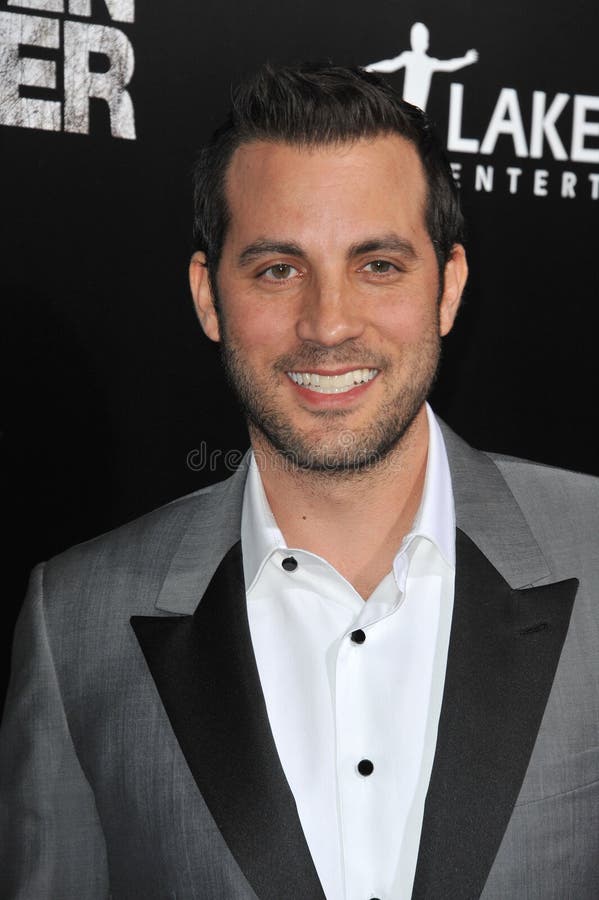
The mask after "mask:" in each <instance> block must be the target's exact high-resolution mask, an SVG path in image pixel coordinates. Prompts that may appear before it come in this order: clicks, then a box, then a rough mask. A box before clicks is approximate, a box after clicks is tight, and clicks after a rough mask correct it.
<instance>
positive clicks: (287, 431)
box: [219, 315, 441, 476]
mask: <svg viewBox="0 0 599 900" xmlns="http://www.w3.org/2000/svg"><path fill="white" fill-rule="evenodd" d="M219 318H220V319H221V321H220V331H221V357H222V360H223V365H224V368H225V372H226V374H227V379H228V381H229V384H230V385H231V387H232V389H233V391H234V393H235V395H236V396H237V400H238V402H239V404H240V406H241V409H242V411H243V414H244V416H245V418H246V421H247V423H248V428H249V431H250V435H251V437H252V443H253V445H254V449H255V450H256V449H257V448H258V449H260V448H262V447H264V448H265V449H266V450H267V451H268V450H271V451H272V450H274V451H275V457H276V459H277V461H278V464H279V465H282V466H284V467H285V469H286V470H291V471H297V472H300V471H304V472H311V473H314V474H322V475H330V476H335V475H336V476H348V475H359V474H361V473H365V472H369V471H372V470H373V469H375V468H381V467H382V466H383V465H385V464H388V463H389V458H390V457H392V456H393V451H394V450H395V449H396V448H398V446H399V445H400V444H401V442H402V440H403V439H404V437H405V436H406V434H407V433H408V432H409V429H410V426H411V425H412V423H413V422H414V420H415V418H416V416H417V414H418V412H419V410H420V409H421V407H422V404H423V403H424V402H425V400H426V398H427V397H428V395H429V393H430V391H431V388H432V386H433V384H434V381H435V378H436V374H437V369H438V365H439V359H440V353H441V340H440V337H439V331H438V328H436V330H433V329H431V333H430V334H429V335H428V336H427V338H426V339H425V340H423V341H422V342H421V343H420V344H419V345H418V347H415V348H413V349H412V351H411V356H412V357H413V358H412V360H411V361H409V362H408V361H405V360H404V362H403V365H404V366H405V367H409V369H410V371H409V377H408V379H407V380H406V381H404V382H403V383H402V384H401V385H400V387H399V388H398V389H397V390H396V391H395V392H394V393H389V395H388V396H387V397H386V398H385V399H384V400H383V401H382V402H381V404H380V406H379V407H378V409H377V412H376V418H374V419H373V420H372V421H370V422H368V423H367V424H366V425H362V426H360V427H358V428H352V427H351V426H350V425H349V422H348V425H347V427H344V420H345V419H350V417H351V411H349V410H334V409H332V410H317V411H315V412H314V413H313V414H312V415H313V418H314V423H315V428H314V429H313V430H312V432H311V433H308V432H306V431H305V430H302V429H300V428H298V427H296V426H295V425H294V424H293V422H292V421H291V420H290V417H289V416H288V415H287V413H286V410H285V408H283V407H282V406H280V405H277V404H276V403H273V402H272V401H271V400H270V398H271V397H276V395H277V390H278V388H280V379H281V376H282V377H287V376H286V375H285V373H286V372H290V371H294V372H297V371H303V372H309V371H312V370H314V369H315V368H320V367H323V368H324V367H329V368H334V367H339V366H342V365H344V364H346V363H349V364H350V365H351V364H352V363H355V361H356V360H358V359H368V362H369V366H370V367H371V368H377V369H379V372H380V373H381V374H380V375H378V376H377V377H384V378H385V377H390V370H391V366H392V364H391V361H390V360H389V359H388V358H387V357H382V356H380V357H378V358H373V355H372V353H371V352H365V348H360V347H359V345H358V342H348V343H347V344H345V345H343V346H342V347H339V348H336V349H335V350H327V349H325V348H321V347H316V346H314V345H304V346H302V347H300V349H299V350H298V352H297V353H295V354H293V355H284V356H281V357H279V358H278V359H276V360H275V361H274V363H273V366H272V369H271V374H270V375H269V376H267V377H266V378H265V377H263V376H262V375H260V376H258V377H257V376H256V375H255V374H254V373H253V372H252V371H251V370H250V368H249V366H248V365H247V363H246V361H245V359H244V356H243V353H242V352H241V351H240V350H239V349H238V348H237V347H236V346H235V344H234V342H233V341H232V340H231V339H230V337H229V335H228V334H227V329H226V323H225V322H224V321H222V318H223V317H222V315H221V316H220V317H219ZM270 455H271V456H272V454H270Z"/></svg>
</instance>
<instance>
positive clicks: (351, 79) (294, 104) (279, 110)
mask: <svg viewBox="0 0 599 900" xmlns="http://www.w3.org/2000/svg"><path fill="white" fill-rule="evenodd" d="M386 134H398V135H400V136H401V137H403V138H405V139H406V140H407V141H410V143H412V144H413V145H414V147H415V148H416V151H417V153H418V156H419V157H420V160H421V162H422V166H423V168H424V172H425V176H426V181H427V187H428V191H427V202H426V208H425V222H426V227H427V230H428V233H429V236H430V238H431V240H432V242H433V246H434V248H435V253H436V256H437V263H438V265H439V272H440V274H441V276H442V274H443V269H444V267H445V263H446V262H447V260H448V259H449V257H450V255H451V251H452V247H453V245H454V244H455V243H456V242H459V241H461V240H462V232H463V219H462V213H461V210H460V203H459V196H458V190H457V186H456V183H455V180H454V178H453V174H452V171H451V167H450V165H449V162H448V160H447V157H446V155H445V152H444V149H443V146H442V144H441V142H440V140H439V138H438V137H437V136H436V134H435V133H434V131H433V130H432V128H431V124H430V122H429V120H428V118H427V116H426V115H425V113H423V112H422V110H420V109H418V107H416V106H412V104H410V103H407V102H406V101H405V100H402V99H401V97H400V96H399V94H397V93H396V92H395V91H394V90H393V89H392V88H391V87H390V86H389V85H388V84H387V83H386V82H385V81H384V80H383V79H382V78H380V77H379V76H378V75H374V74H372V73H370V72H366V71H365V70H364V69H360V68H357V67H356V68H344V67H342V66H332V65H326V66H323V65H316V64H311V63H304V64H302V65H299V66H295V67H291V66H285V67H279V68H276V67H274V66H272V65H270V64H266V65H264V66H263V67H262V68H261V69H259V70H258V72H256V74H255V75H253V76H252V77H251V78H249V79H247V80H244V81H243V82H242V83H241V84H239V85H238V86H237V87H236V88H235V89H234V91H233V94H232V104H231V109H230V111H229V114H228V116H227V118H226V120H225V121H224V122H223V124H222V125H221V126H220V127H219V128H217V130H216V131H215V132H214V134H213V135H212V138H211V140H210V142H209V143H208V145H207V146H206V147H205V148H204V149H203V150H201V151H200V154H199V157H198V160H197V163H196V165H195V168H194V228H193V241H194V249H196V250H203V251H204V253H205V254H206V264H207V267H208V271H209V273H210V276H211V278H214V276H215V275H216V271H217V269H218V264H219V261H220V256H221V251H222V246H223V242H224V240H225V236H226V232H227V228H228V225H229V215H230V213H229V209H228V207H227V200H226V196H225V179H226V174H227V169H228V166H229V164H230V162H231V157H232V156H233V153H234V152H235V150H236V149H237V148H238V147H239V146H240V145H242V144H247V143H251V142H253V141H278V142H281V143H287V144H293V145H297V146H300V147H301V146H303V147H314V146H319V145H329V144H342V143H345V142H348V141H354V140H357V139H359V138H368V137H375V136H377V135H386Z"/></svg>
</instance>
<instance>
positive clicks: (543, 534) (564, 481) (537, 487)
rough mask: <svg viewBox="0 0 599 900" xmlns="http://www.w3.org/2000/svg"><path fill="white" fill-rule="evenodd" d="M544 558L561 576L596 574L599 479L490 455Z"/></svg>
mask: <svg viewBox="0 0 599 900" xmlns="http://www.w3.org/2000/svg"><path fill="white" fill-rule="evenodd" d="M487 456H489V457H490V458H491V459H492V460H493V462H494V463H495V465H496V466H497V468H498V470H499V471H500V473H501V475H502V476H503V478H504V479H505V482H506V484H507V485H508V487H509V489H510V491H511V492H512V494H513V496H514V498H515V499H516V502H517V503H518V505H519V506H520V509H521V510H522V513H523V515H524V516H525V518H526V520H527V522H528V525H529V526H530V528H531V530H532V532H533V534H534V535H535V537H536V539H537V541H538V542H539V544H540V546H541V547H542V548H543V551H544V553H545V554H546V556H547V557H548V558H551V559H552V562H553V563H554V564H556V565H557V568H558V570H561V571H564V570H567V569H568V568H571V567H572V564H573V561H576V563H575V564H576V566H578V567H580V566H583V567H584V568H585V569H587V568H588V567H589V566H591V568H592V569H597V567H598V566H597V563H598V561H599V550H598V547H597V543H598V540H597V536H598V535H599V478H597V477H595V476H594V475H587V474H584V473H582V472H575V471H571V470H568V469H561V468H557V467H554V466H550V465H545V464H544V463H539V462H533V461H531V460H526V459H519V458H517V457H512V456H505V455H502V454H495V453H488V454H487Z"/></svg>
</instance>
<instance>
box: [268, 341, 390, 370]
mask: <svg viewBox="0 0 599 900" xmlns="http://www.w3.org/2000/svg"><path fill="white" fill-rule="evenodd" d="M354 363H355V368H356V369H358V368H366V369H384V368H387V367H388V365H389V358H388V357H387V356H384V355H383V354H380V353H373V351H372V349H370V348H368V347H365V346H364V345H363V344H361V343H360V342H359V341H348V342H347V343H345V344H342V345H340V346H339V347H330V348H329V347H319V346H318V345H316V344H302V345H301V346H300V347H298V349H297V350H296V351H295V352H292V353H284V354H282V355H281V356H278V357H277V358H276V360H275V362H274V368H275V369H276V370H277V371H279V372H300V371H303V372H306V371H310V370H311V369H313V368H317V367H322V368H330V369H334V368H337V367H340V366H347V365H352V364H354Z"/></svg>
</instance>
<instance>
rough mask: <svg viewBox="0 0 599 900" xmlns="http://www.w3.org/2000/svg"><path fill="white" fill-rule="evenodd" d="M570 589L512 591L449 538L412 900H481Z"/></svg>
mask: <svg viewBox="0 0 599 900" xmlns="http://www.w3.org/2000/svg"><path fill="white" fill-rule="evenodd" d="M577 585H578V582H577V581H576V579H569V580H568V581H562V582H558V583H555V584H547V585H544V586H541V587H533V588H527V589H523V590H512V589H511V588H510V586H509V585H508V584H507V582H506V581H504V579H503V578H502V577H501V575H500V574H499V572H497V570H496V569H495V568H494V567H493V566H492V565H491V563H490V562H489V561H488V559H487V558H486V557H485V556H484V555H483V554H482V553H481V551H480V550H479V549H478V547H477V546H476V545H475V544H474V543H473V542H472V541H471V540H470V538H468V537H467V536H466V535H465V534H464V533H463V532H461V531H459V530H458V531H457V541H456V586H455V601H454V612H453V620H452V625H451V636H450V643H449V656H448V662H447V673H446V678H445V689H444V694H443V704H442V707H441V717H440V721H439V732H438V737H437V747H436V751H435V759H434V763H433V770H432V774H431V781H430V785H429V790H428V794H427V799H426V804H425V808H424V821H423V826H422V836H421V841H420V851H419V855H418V864H417V867H416V876H415V880H414V889H413V894H412V897H413V900H424V898H426V900H458V898H459V900H473V898H476V897H479V896H480V894H481V892H482V890H483V887H484V885H485V882H486V880H487V877H488V875H489V871H490V868H491V866H492V864H493V860H494V859H495V856H496V854H497V850H498V849H499V845H500V843H501V840H502V838H503V834H504V832H505V829H506V827H507V824H508V821H509V818H510V815H511V813H512V809H513V807H514V804H515V802H516V799H517V797H518V793H519V791H520V787H521V785H522V781H523V779H524V775H525V773H526V769H527V766H528V762H529V759H530V755H531V753H532V749H533V746H534V743H535V739H536V736H537V732H538V730H539V726H540V723H541V719H542V716H543V712H544V710H545V706H546V703H547V698H548V695H549V691H550V689H551V685H552V683H553V678H554V675H555V670H556V667H557V663H558V661H559V657H560V653H561V648H562V644H563V641H564V638H565V636H566V631H567V628H568V623H569V620H570V613H571V611H572V604H573V602H574V596H575V594H576V588H577Z"/></svg>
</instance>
